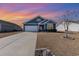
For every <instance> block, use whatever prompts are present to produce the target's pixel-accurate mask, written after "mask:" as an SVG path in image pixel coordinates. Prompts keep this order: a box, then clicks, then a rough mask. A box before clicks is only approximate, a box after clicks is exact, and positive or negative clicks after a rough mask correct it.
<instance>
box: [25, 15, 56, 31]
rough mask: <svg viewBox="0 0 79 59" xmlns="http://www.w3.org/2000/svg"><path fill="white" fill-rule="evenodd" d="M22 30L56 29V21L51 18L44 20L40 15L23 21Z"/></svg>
mask: <svg viewBox="0 0 79 59" xmlns="http://www.w3.org/2000/svg"><path fill="white" fill-rule="evenodd" d="M24 30H25V31H31V32H39V31H53V32H55V31H56V22H54V21H52V20H46V19H44V18H42V17H40V16H38V17H35V18H34V19H31V20H30V21H27V22H25V23H24Z"/></svg>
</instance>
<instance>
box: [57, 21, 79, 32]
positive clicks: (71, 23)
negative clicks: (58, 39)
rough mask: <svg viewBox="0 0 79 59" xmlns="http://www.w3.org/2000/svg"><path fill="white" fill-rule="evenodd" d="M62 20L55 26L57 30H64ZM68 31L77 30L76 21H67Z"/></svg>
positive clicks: (78, 25)
mask: <svg viewBox="0 0 79 59" xmlns="http://www.w3.org/2000/svg"><path fill="white" fill-rule="evenodd" d="M64 23H65V22H64V21H63V22H62V23H61V24H59V25H58V26H56V29H57V31H65V28H66V27H65V26H64ZM68 28H69V29H68V31H71V32H72V31H73V32H79V22H78V21H69V25H68Z"/></svg>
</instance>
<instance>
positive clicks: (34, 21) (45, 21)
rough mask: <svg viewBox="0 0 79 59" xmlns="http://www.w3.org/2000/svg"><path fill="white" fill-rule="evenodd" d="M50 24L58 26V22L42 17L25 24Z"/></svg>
mask: <svg viewBox="0 0 79 59" xmlns="http://www.w3.org/2000/svg"><path fill="white" fill-rule="evenodd" d="M48 22H49V23H54V24H56V22H54V21H53V20H47V19H44V18H43V17H41V16H37V17H35V18H33V19H31V20H30V21H28V22H25V23H24V24H46V23H48Z"/></svg>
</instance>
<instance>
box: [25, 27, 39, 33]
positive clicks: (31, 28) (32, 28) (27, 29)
mask: <svg viewBox="0 0 79 59" xmlns="http://www.w3.org/2000/svg"><path fill="white" fill-rule="evenodd" d="M25 31H29V32H31V31H33V32H36V31H38V26H25Z"/></svg>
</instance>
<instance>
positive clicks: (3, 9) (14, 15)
mask: <svg viewBox="0 0 79 59" xmlns="http://www.w3.org/2000/svg"><path fill="white" fill-rule="evenodd" d="M75 9H76V10H78V9H79V4H64V3H63V4H53V3H51V4H50V3H49V4H48V3H46V4H45V3H37V4H33V3H32V4H31V3H25V4H24V3H16V4H12V3H11V4H0V19H1V20H5V21H10V22H13V23H15V24H18V25H22V23H23V22H24V21H26V20H30V19H32V18H34V17H36V16H39V15H40V16H42V17H45V18H48V19H53V18H55V17H59V16H61V15H63V14H64V11H65V10H75Z"/></svg>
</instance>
